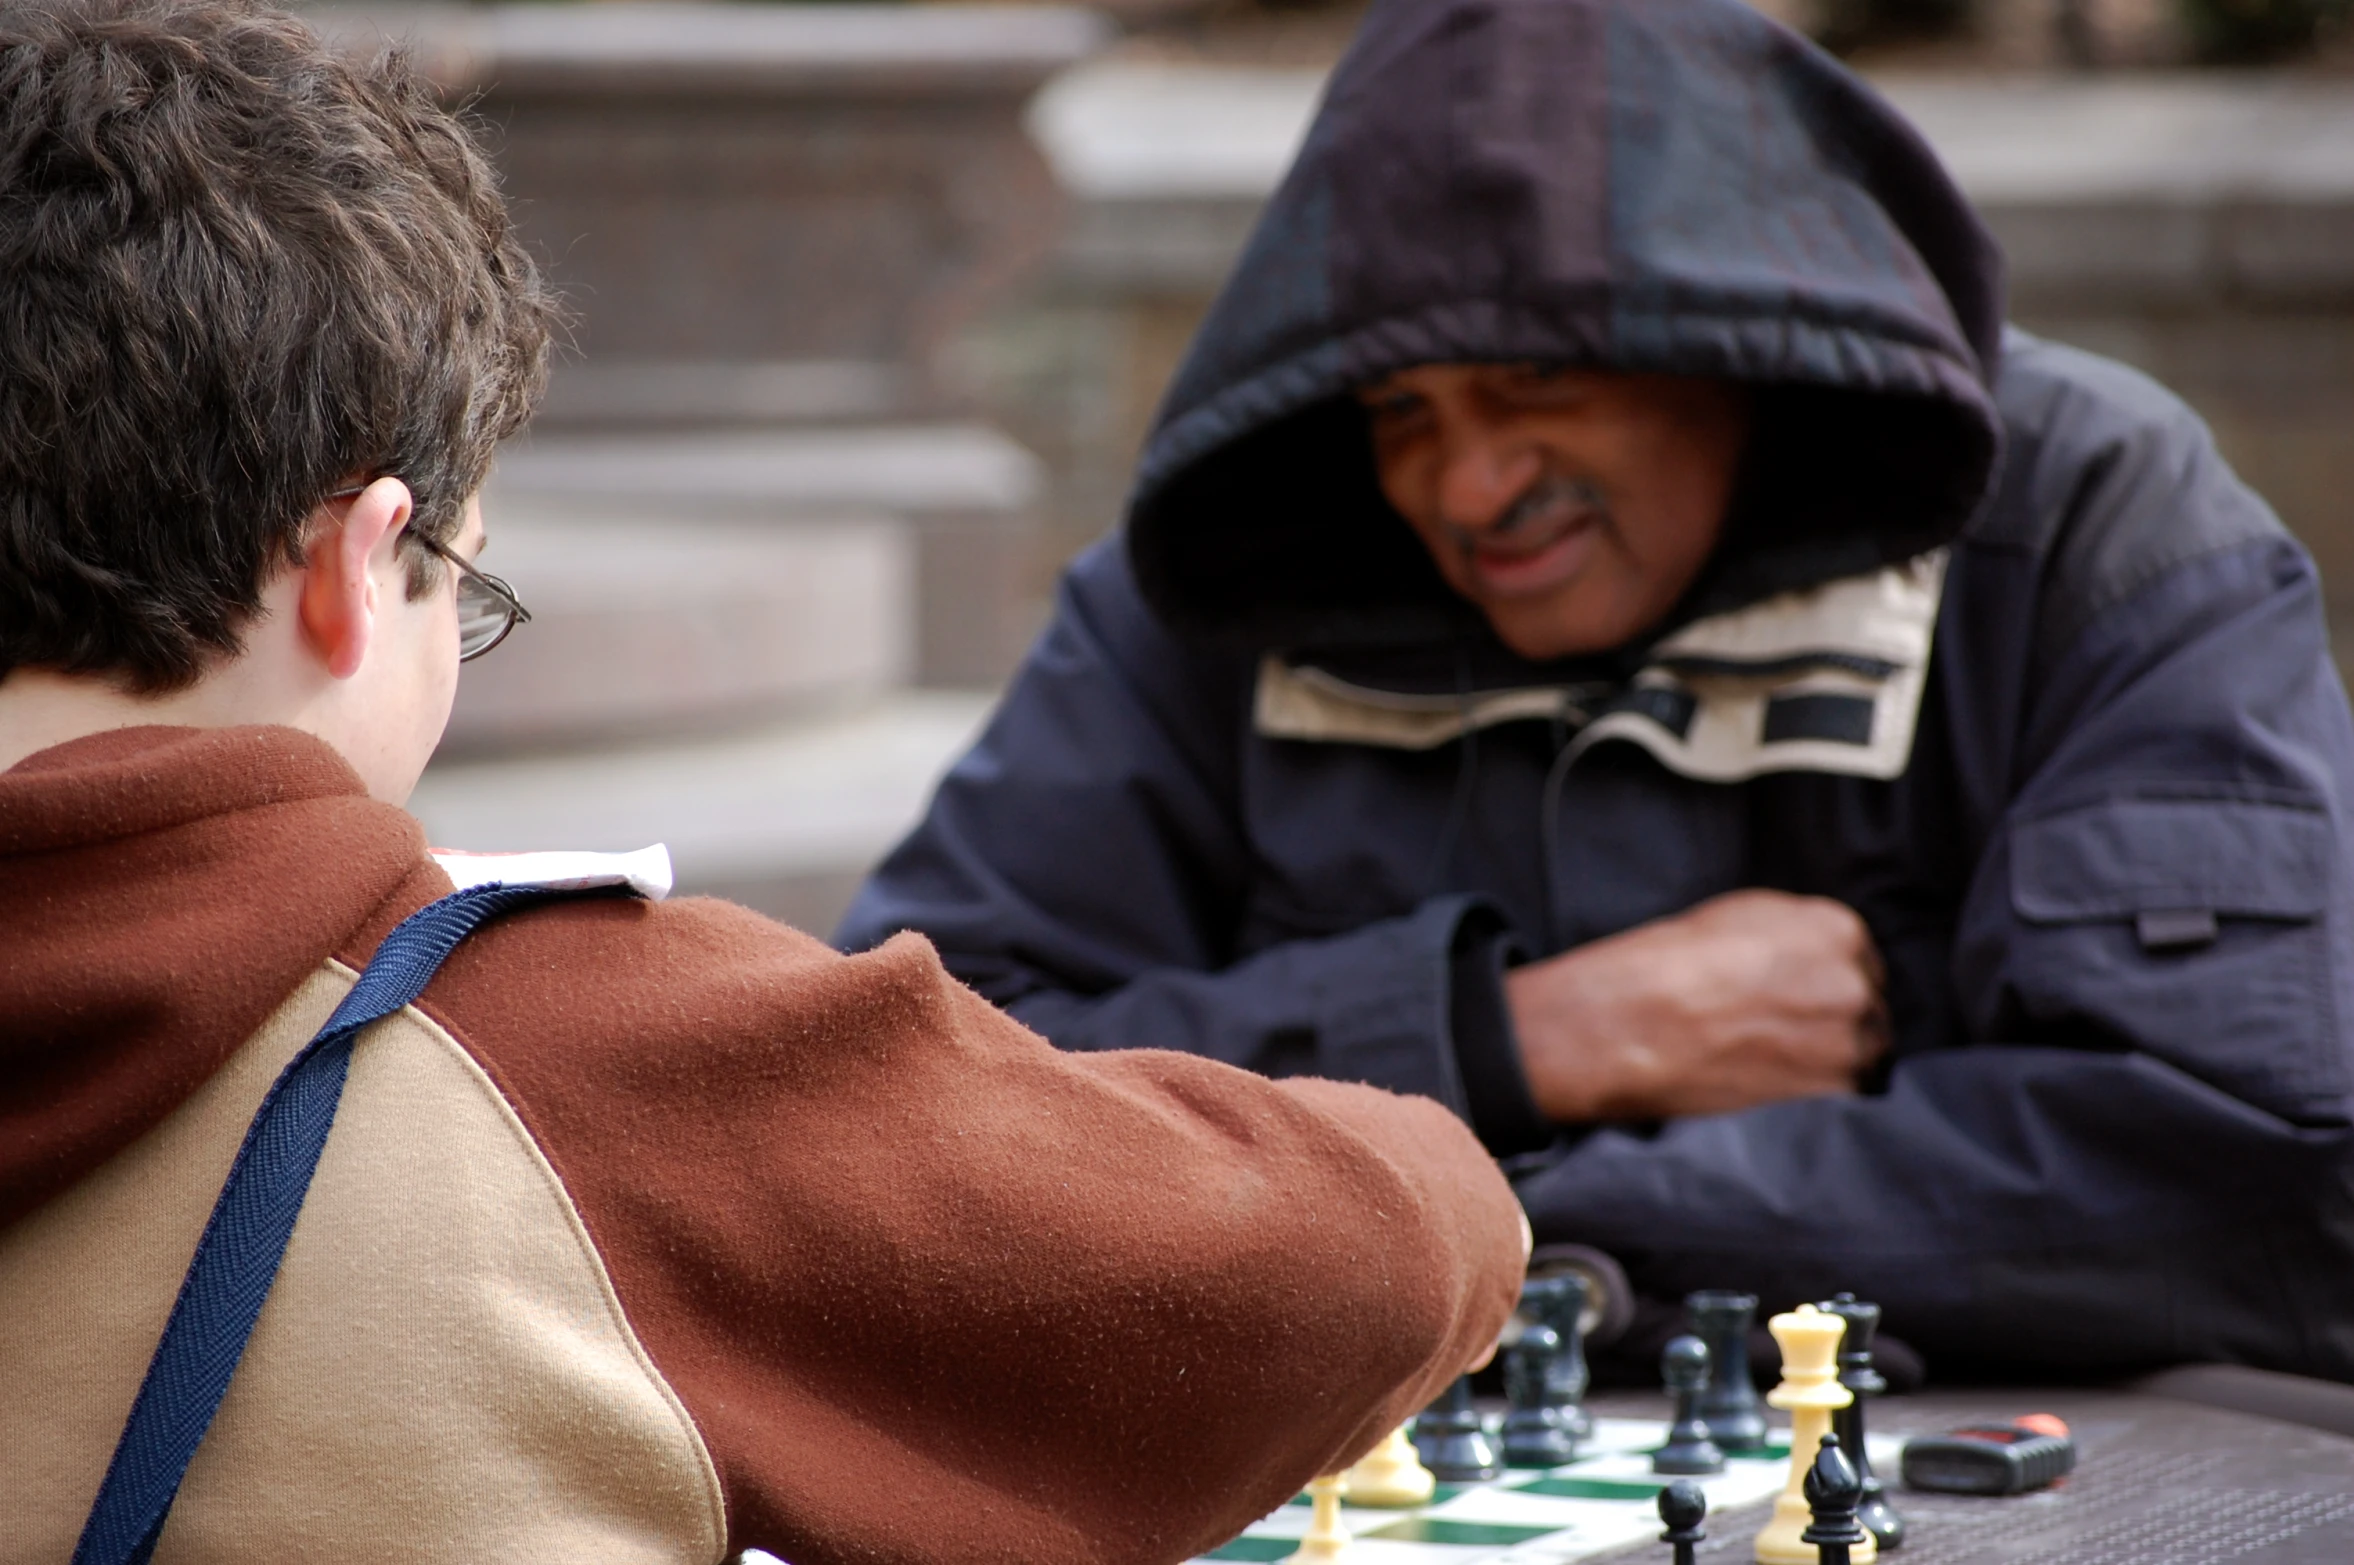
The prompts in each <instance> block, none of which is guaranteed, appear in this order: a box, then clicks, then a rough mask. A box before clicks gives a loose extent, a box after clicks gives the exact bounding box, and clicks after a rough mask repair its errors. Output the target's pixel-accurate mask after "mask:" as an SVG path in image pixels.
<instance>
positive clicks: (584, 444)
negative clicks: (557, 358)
mask: <svg viewBox="0 0 2354 1565" xmlns="http://www.w3.org/2000/svg"><path fill="white" fill-rule="evenodd" d="M1042 482H1043V472H1042V470H1041V468H1040V467H1039V464H1038V459H1037V458H1036V457H1034V456H1032V455H1031V454H1030V453H1029V452H1028V451H1025V450H1024V449H1022V447H1021V446H1019V445H1018V444H1016V443H1015V442H1014V441H1012V440H1010V439H1008V438H1007V437H1006V436H1005V435H1003V434H1001V433H999V432H998V431H996V430H994V429H992V428H990V427H989V426H988V425H986V424H963V423H940V424H888V425H877V426H864V427H860V426H847V427H818V428H793V427H781V428H771V429H759V430H723V431H704V432H696V433H680V434H632V435H619V434H616V435H612V436H589V435H570V434H565V435H539V436H532V437H529V438H526V439H524V440H522V441H519V442H517V443H516V444H515V445H514V446H512V447H510V448H509V449H508V450H506V451H504V452H502V453H501V454H500V457H499V466H498V472H497V474H496V475H495V477H494V479H493V483H494V485H495V486H496V488H497V490H498V491H500V492H502V493H511V494H516V495H529V496H533V497H551V498H554V497H560V498H563V499H565V500H568V501H595V502H601V503H622V504H645V503H649V502H652V503H660V504H673V505H675V504H680V503H685V504H690V505H695V506H699V507H720V508H724V509H727V510H730V511H735V512H740V513H743V514H748V515H758V516H765V517H774V518H778V519H789V518H791V517H792V516H794V515H799V514H806V513H810V512H833V511H839V510H842V509H844V508H850V509H856V510H861V511H871V512H883V513H888V514H893V515H910V514H939V515H946V514H965V515H987V514H1010V513H1013V512H1018V511H1021V510H1024V509H1026V508H1028V507H1029V506H1030V505H1032V504H1033V503H1035V502H1036V500H1037V498H1038V493H1039V488H1040V485H1041V484H1042Z"/></svg>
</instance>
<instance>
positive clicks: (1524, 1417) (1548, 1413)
mask: <svg viewBox="0 0 2354 1565" xmlns="http://www.w3.org/2000/svg"><path fill="white" fill-rule="evenodd" d="M1561 1352H1562V1345H1561V1335H1560V1333H1558V1332H1556V1331H1555V1330H1554V1329H1553V1328H1552V1327H1550V1326H1548V1325H1546V1324H1545V1323H1544V1322H1543V1321H1536V1322H1532V1323H1531V1324H1530V1325H1529V1326H1528V1327H1527V1328H1526V1329H1524V1330H1523V1331H1522V1332H1521V1334H1520V1340H1519V1341H1518V1342H1515V1343H1514V1344H1512V1346H1511V1347H1509V1348H1507V1349H1505V1351H1504V1400H1505V1402H1506V1404H1507V1405H1508V1411H1507V1412H1506V1413H1505V1414H1504V1465H1505V1466H1506V1467H1560V1466H1562V1465H1563V1464H1565V1463H1568V1462H1572V1461H1575V1460H1576V1459H1577V1437H1576V1436H1574V1435H1572V1434H1571V1433H1570V1432H1569V1425H1568V1422H1567V1421H1566V1420H1565V1419H1564V1418H1563V1417H1562V1414H1561V1409H1560V1408H1559V1407H1557V1406H1555V1405H1554V1403H1553V1401H1552V1399H1551V1397H1550V1396H1549V1395H1548V1394H1547V1393H1548V1390H1549V1387H1548V1385H1547V1382H1548V1381H1549V1380H1550V1379H1551V1374H1552V1369H1553V1365H1554V1362H1555V1361H1556V1360H1558V1359H1559V1358H1560V1357H1561ZM1425 1465H1428V1464H1425Z"/></svg>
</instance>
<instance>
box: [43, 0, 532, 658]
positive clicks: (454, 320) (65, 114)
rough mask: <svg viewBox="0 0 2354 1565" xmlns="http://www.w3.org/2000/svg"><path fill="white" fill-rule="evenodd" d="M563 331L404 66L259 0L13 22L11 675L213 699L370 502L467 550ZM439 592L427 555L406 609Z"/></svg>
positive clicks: (136, 6)
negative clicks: (389, 484)
mask: <svg viewBox="0 0 2354 1565" xmlns="http://www.w3.org/2000/svg"><path fill="white" fill-rule="evenodd" d="M557 318H558V314H557V305H556V302H555V299H554V296H553V294H552V293H551V292H550V291H549V289H548V287H547V285H546V284H545V282H544V281H543V280H542V278H541V275H540V271H539V268H538V267H537V266H536V265H534V264H533V262H532V259H531V257H530V256H529V255H528V254H527V253H526V252H525V251H524V249H523V248H522V246H521V245H520V244H519V243H518V242H517V240H516V237H515V234H514V232H513V230H512V228H511V226H510V224H509V222H508V218H507V211H506V207H505V204H504V202H503V201H502V200H501V199H500V196H499V192H498V185H497V180H496V178H495V176H494V175H493V173H492V171H491V168H490V165H489V163H488V162H487V161H486V160H485V158H484V156H483V154H482V151H481V149H480V148H479V147H478V146H477V145H476V143H475V140H474V138H473V137H472V135H471V134H470V133H469V131H468V129H467V127H466V126H465V125H464V124H462V123H461V122H460V121H459V119H458V118H456V117H455V116H453V115H452V114H451V113H449V112H448V111H447V110H445V109H444V108H443V107H442V106H441V105H440V104H439V102H438V101H437V100H436V98H435V95H434V92H433V89H432V86H431V84H430V83H428V82H427V81H426V80H425V79H424V78H423V77H422V76H421V75H420V74H419V73H418V72H417V71H416V70H415V69H413V68H412V67H411V66H410V64H409V63H408V62H407V60H406V59H405V58H403V57H402V56H401V55H400V54H399V53H397V52H392V53H387V54H385V55H384V56H383V57H381V58H379V59H376V60H374V61H372V62H367V63H360V62H355V61H352V60H349V59H346V58H343V57H341V56H339V55H338V54H337V53H336V52H335V51H333V50H332V49H330V48H329V47H328V46H327V45H326V44H324V43H323V42H321V40H320V39H319V38H318V37H317V36H315V35H314V34H313V33H312V32H311V31H310V30H309V29H308V28H306V27H305V26H303V25H302V24H301V23H300V22H298V21H296V20H294V19H293V18H292V17H290V16H287V15H285V14H284V13H282V12H278V11H274V10H270V9H267V8H265V7H263V6H259V5H254V4H249V3H243V0H0V678H5V677H6V676H7V675H8V674H9V673H10V672H11V671H13V670H14V669H17V668H22V667H43V668H52V669H57V670H60V671H64V672H68V673H77V674H104V675H108V676H112V677H114V678H116V679H118V680H120V681H121V682H122V683H123V684H124V685H125V686H126V687H128V688H130V689H132V690H136V691H142V692H159V691H166V690H171V689H175V688H180V687H184V686H186V685H187V684H189V683H191V682H193V681H194V680H195V679H197V678H198V677H199V676H200V675H201V674H202V673H203V671H204V669H205V667H206V666H207V663H208V662H209V661H210V660H211V659H213V658H214V657H216V656H219V655H224V654H231V653H234V652H235V650H236V649H237V647H238V645H239V633H240V630H241V628H242V627H243V626H244V624H245V623H246V622H248V621H249V620H250V619H251V617H252V616H253V615H254V613H255V612H256V611H257V610H258V609H259V607H260V604H261V595H262V590H263V588H264V587H265V586H266V585H267V583H268V581H269V579H270V578H271V576H272V575H274V574H275V573H276V572H277V571H278V570H279V569H281V568H283V567H284V566H286V565H288V564H290V563H293V562H295V561H298V560H299V559H300V558H301V553H302V548H303V543H304V538H303V529H304V525H305V521H306V518H308V517H309V515H310V514H311V513H312V511H313V510H314V509H315V508H316V507H317V505H318V503H319V501H320V500H321V499H322V498H323V497H324V496H325V495H326V494H327V493H328V492H329V491H331V490H332V489H334V488H335V487H336V486H337V484H338V483H339V481H342V480H344V479H346V478H349V477H352V476H355V475H358V476H373V475H378V474H392V475H395V476H397V477H399V478H401V479H402V480H404V481H405V482H406V483H407V484H408V486H409V489H410V490H411V492H412V493H413V494H414V495H415V497H416V513H415V522H414V526H415V527H416V529H417V530H418V531H420V532H422V533H424V534H425V535H426V536H428V537H431V538H433V539H435V540H437V541H441V542H447V541H449V539H450V538H451V537H452V535H453V534H454V533H455V532H456V530H457V527H458V525H459V520H460V517H461V515H462V513H463V511H464V508H465V504H466V501H467V499H468V498H469V497H470V496H472V495H473V494H474V492H475V491H476V490H478V489H480V488H481V486H482V482H483V479H484V478H485V476H486V475H487V474H488V472H489V468H490V461H491V453H492V451H493V449H494V448H495V447H496V446H497V444H498V442H499V441H500V440H502V439H504V438H505V437H506V436H508V435H509V434H512V433H513V432H515V431H516V430H517V429H519V428H520V427H522V425H523V423H524V422H525V420H526V419H527V418H528V417H529V416H530V413H531V409H532V405H533V403H534V402H535V401H536V400H537V398H538V395H539V392H540V388H541V386H542V384H543V383H544V381H545V379H546V363H547V352H548V343H549V338H550V336H551V333H552V331H553V329H554V327H555V325H556V322H557ZM439 572H440V565H439V563H438V562H437V561H435V560H434V559H433V558H432V557H431V556H430V554H428V553H427V552H426V551H424V550H422V549H416V551H415V553H414V555H413V557H412V559H411V561H410V586H411V591H412V593H422V592H424V591H427V590H430V589H431V588H432V587H433V586H434V585H436V584H437V583H438V581H439V579H440V576H439Z"/></svg>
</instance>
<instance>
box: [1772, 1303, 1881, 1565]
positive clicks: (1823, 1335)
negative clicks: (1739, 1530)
mask: <svg viewBox="0 0 2354 1565" xmlns="http://www.w3.org/2000/svg"><path fill="white" fill-rule="evenodd" d="M1766 1330H1768V1331H1770V1332H1772V1333H1773V1334H1774V1341H1776V1342H1777V1343H1779V1344H1781V1348H1782V1383H1781V1384H1780V1385H1778V1386H1776V1387H1774V1389H1773V1390H1771V1391H1769V1392H1767V1393H1766V1401H1767V1402H1768V1403H1769V1404H1771V1405H1772V1406H1774V1407H1778V1408H1783V1409H1785V1410H1787V1411H1788V1412H1789V1414H1790V1477H1789V1480H1788V1482H1786V1483H1785V1484H1783V1486H1782V1492H1781V1494H1780V1495H1778V1496H1777V1497H1776V1498H1775V1500H1774V1519H1773V1520H1772V1521H1770V1522H1768V1523H1766V1528H1765V1531H1763V1532H1761V1533H1759V1534H1758V1535H1757V1560H1758V1565H1816V1552H1815V1550H1814V1548H1813V1546H1812V1545H1809V1544H1805V1543H1801V1542H1799V1534H1800V1533H1803V1532H1805V1531H1806V1526H1807V1523H1808V1522H1809V1521H1810V1520H1812V1519H1813V1518H1812V1514H1811V1513H1810V1512H1809V1511H1808V1510H1807V1505H1806V1494H1805V1492H1804V1489H1803V1487H1802V1486H1803V1485H1804V1484H1805V1482H1806V1470H1807V1469H1808V1468H1810V1467H1812V1466H1814V1464H1815V1452H1816V1451H1817V1450H1818V1449H1819V1448H1820V1447H1821V1446H1822V1443H1823V1436H1824V1435H1825V1434H1827V1433H1829V1431H1830V1428H1831V1414H1832V1412H1833V1410H1835V1409H1837V1408H1843V1407H1845V1406H1847V1404H1848V1403H1850V1402H1852V1401H1854V1400H1855V1393H1853V1392H1851V1391H1849V1390H1848V1389H1847V1388H1846V1387H1845V1386H1843V1385H1841V1384H1839V1381H1838V1379H1837V1377H1836V1366H1837V1359H1838V1354H1839V1339H1840V1337H1841V1336H1842V1335H1843V1334H1844V1333H1845V1332H1846V1330H1847V1323H1846V1322H1845V1321H1843V1320H1841V1319H1840V1318H1839V1317H1838V1316H1836V1315H1826V1314H1825V1313H1823V1312H1822V1311H1821V1310H1818V1309H1816V1308H1815V1307H1814V1306H1813V1305H1811V1304H1801V1305H1800V1306H1799V1307H1798V1308H1797V1309H1795V1310H1793V1311H1792V1312H1791V1313H1789V1314H1787V1315H1777V1316H1775V1317H1774V1318H1773V1319H1772V1320H1770V1321H1767V1322H1766ZM1878 1552H1879V1551H1878V1549H1877V1548H1876V1547H1875V1546H1874V1545H1873V1544H1872V1543H1871V1541H1870V1540H1869V1535H1867V1537H1866V1541H1865V1542H1864V1543H1863V1544H1861V1545H1860V1546H1858V1547H1856V1548H1855V1549H1854V1550H1853V1551H1852V1552H1851V1553H1850V1554H1849V1556H1848V1558H1849V1560H1850V1561H1851V1562H1852V1565H1871V1562H1872V1561H1873V1560H1874V1559H1876V1558H1877V1557H1878Z"/></svg>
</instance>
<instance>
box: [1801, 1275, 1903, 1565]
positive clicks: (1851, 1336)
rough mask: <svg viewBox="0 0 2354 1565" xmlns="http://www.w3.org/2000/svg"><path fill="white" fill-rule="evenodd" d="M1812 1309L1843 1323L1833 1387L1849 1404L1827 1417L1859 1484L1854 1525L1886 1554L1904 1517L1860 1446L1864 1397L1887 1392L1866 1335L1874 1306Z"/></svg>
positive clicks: (1876, 1318) (1838, 1297)
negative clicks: (1846, 1393)
mask: <svg viewBox="0 0 2354 1565" xmlns="http://www.w3.org/2000/svg"><path fill="white" fill-rule="evenodd" d="M1816 1307H1817V1308H1818V1309H1821V1310H1822V1311H1823V1312H1824V1313H1826V1314H1829V1315H1836V1316H1838V1317H1839V1318H1840V1319H1841V1320H1843V1321H1845V1322H1847V1335H1845V1336H1843V1337H1841V1338H1840V1339H1839V1383H1840V1384H1841V1385H1843V1386H1845V1387H1846V1388H1847V1389H1848V1390H1850V1391H1852V1392H1854V1393H1855V1400H1854V1401H1852V1402H1850V1403H1848V1404H1847V1406H1845V1407H1843V1408H1840V1409H1838V1410H1837V1411H1835V1412H1834V1413H1832V1415H1831V1428H1832V1431H1833V1432H1834V1433H1836V1434H1837V1435H1838V1436H1839V1444H1840V1445H1841V1446H1842V1447H1843V1448H1844V1449H1845V1450H1846V1451H1847V1453H1848V1455H1849V1457H1850V1458H1852V1459H1853V1461H1854V1462H1855V1471H1856V1476H1857V1477H1859V1478H1861V1479H1862V1480H1863V1482H1864V1498H1863V1503H1862V1504H1861V1505H1860V1506H1858V1507H1857V1508H1856V1513H1855V1514H1856V1520H1858V1521H1860V1522H1862V1523H1863V1524H1864V1530H1865V1531H1866V1532H1868V1533H1870V1534H1871V1535H1872V1541H1873V1542H1874V1543H1876V1544H1878V1545H1879V1546H1880V1550H1881V1552H1882V1553H1886V1552H1887V1551H1888V1550H1890V1549H1893V1548H1897V1547H1900V1546H1901V1545H1902V1544H1903V1543H1904V1518H1903V1517H1901V1516H1899V1515H1897V1514H1896V1507H1895V1506H1893V1505H1890V1504H1889V1503H1888V1491H1887V1490H1885V1489H1884V1488H1882V1487H1881V1485H1880V1480H1879V1478H1878V1477H1877V1476H1875V1475H1874V1474H1873V1472H1872V1453H1871V1452H1870V1451H1869V1450H1867V1449H1866V1448H1865V1446H1864V1398H1866V1397H1876V1396H1879V1395H1880V1394H1881V1393H1882V1392H1884V1391H1886V1390H1887V1389H1888V1382H1887V1381H1885V1380H1883V1379H1882V1378H1881V1377H1880V1372H1879V1371H1878V1370H1876V1369H1874V1368H1873V1367H1872V1333H1873V1332H1875V1331H1877V1330H1879V1329H1880V1306H1879V1305H1877V1304H1859V1303H1858V1302H1856V1297H1855V1295H1854V1294H1852V1293H1840V1294H1834V1295H1832V1296H1831V1298H1830V1299H1829V1300H1828V1301H1826V1302H1825V1303H1823V1304H1821V1305H1818V1306H1816Z"/></svg>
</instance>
